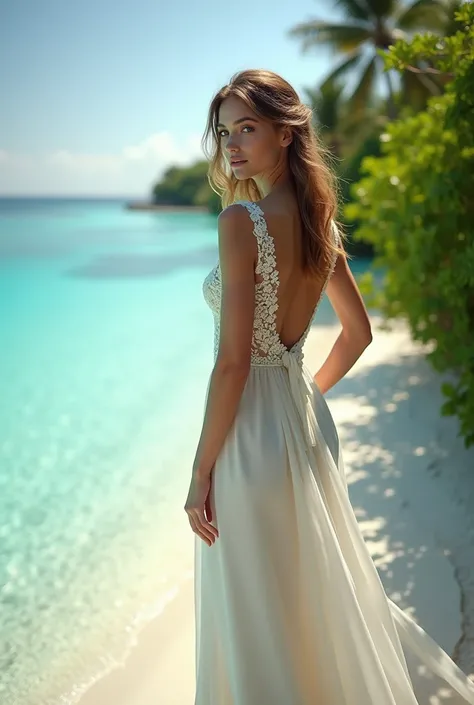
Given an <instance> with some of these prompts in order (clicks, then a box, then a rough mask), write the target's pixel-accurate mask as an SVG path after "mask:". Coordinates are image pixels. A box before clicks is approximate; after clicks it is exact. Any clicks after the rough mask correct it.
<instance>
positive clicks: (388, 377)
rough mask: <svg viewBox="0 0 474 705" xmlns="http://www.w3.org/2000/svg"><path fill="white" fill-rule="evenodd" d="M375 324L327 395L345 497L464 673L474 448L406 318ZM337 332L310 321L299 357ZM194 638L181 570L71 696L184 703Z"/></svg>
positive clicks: (473, 584) (404, 601)
mask: <svg viewBox="0 0 474 705" xmlns="http://www.w3.org/2000/svg"><path fill="white" fill-rule="evenodd" d="M377 320H379V319H377ZM373 325H374V342H373V343H372V345H371V346H369V348H368V349H367V351H365V353H364V355H363V356H362V358H361V359H360V360H359V361H358V362H357V363H356V365H355V366H354V368H353V369H352V370H351V371H349V373H348V374H347V375H346V376H345V378H344V379H343V380H341V382H339V383H338V384H337V385H336V386H335V387H334V388H333V389H332V390H330V391H329V392H328V394H327V395H326V398H327V401H328V404H329V406H330V409H331V413H332V414H333V417H334V420H335V423H336V426H337V428H338V432H339V437H340V439H341V445H342V448H343V455H344V461H345V465H346V472H347V477H348V485H349V492H350V495H351V503H352V505H353V507H354V511H355V513H356V516H357V518H358V521H359V524H360V527H361V531H362V533H363V535H364V539H365V541H366V543H367V546H368V548H369V550H370V552H371V555H372V557H373V560H374V563H375V565H376V566H377V569H378V571H379V573H380V577H381V579H382V582H383V583H384V587H385V589H386V592H387V594H388V595H389V597H391V599H393V600H394V601H395V602H397V604H398V605H399V606H400V607H401V608H402V609H405V610H406V611H407V612H408V613H410V614H411V615H412V616H413V617H414V618H415V619H416V621H418V622H419V624H420V625H421V626H422V627H423V628H424V629H425V630H426V631H427V632H428V633H429V634H430V636H432V637H433V638H434V639H435V640H436V641H437V642H438V643H439V644H440V645H441V646H442V647H443V648H444V649H445V650H446V651H447V653H449V654H450V655H451V657H453V658H455V660H456V662H457V663H458V664H459V665H460V667H461V668H462V669H463V670H464V671H465V672H466V673H468V674H471V677H472V674H474V541H473V538H474V517H473V516H471V513H470V512H469V506H472V503H473V502H474V473H472V471H471V472H470V471H469V467H474V449H469V450H466V449H464V447H463V444H462V441H461V439H459V438H457V435H456V433H457V422H456V419H453V418H449V417H448V418H446V417H441V416H440V415H439V406H440V403H441V399H442V397H441V392H440V390H439V387H440V384H441V377H440V376H438V375H437V374H436V373H435V372H434V371H433V370H432V369H431V367H430V366H429V364H428V362H427V361H426V360H424V358H423V353H422V351H421V346H420V345H419V344H417V343H414V342H413V341H411V339H410V337H409V335H408V333H407V330H406V328H405V326H404V325H403V324H401V323H395V324H394V327H393V330H392V331H390V332H385V331H381V330H380V329H378V327H376V318H375V317H373ZM339 330H340V328H339V326H338V325H330V326H318V325H317V324H316V326H314V327H313V328H312V329H311V331H310V334H309V336H308V340H307V343H306V345H305V363H306V365H307V366H308V367H309V369H310V370H311V371H312V372H313V373H314V372H315V371H316V369H317V367H318V366H319V365H320V364H321V362H322V361H323V360H324V359H325V357H326V356H327V354H328V352H329V350H330V348H331V347H332V344H333V343H334V342H335V339H336V337H337V335H338V334H339ZM381 517H383V521H381ZM190 540H192V538H191V534H190ZM440 606H442V609H440ZM194 637H195V632H194V594H193V579H192V577H191V578H189V579H188V580H186V581H185V582H183V583H182V584H181V586H180V588H179V590H178V592H177V594H176V596H175V597H174V599H172V600H171V601H170V602H169V603H168V604H167V605H166V607H165V609H164V610H163V612H162V613H161V614H160V615H158V616H157V617H155V618H152V619H151V620H150V621H149V622H148V623H145V624H143V626H142V627H141V628H140V630H139V633H138V634H137V638H136V640H135V641H134V646H133V648H132V649H131V651H130V652H129V655H128V656H127V658H126V660H125V662H124V663H123V664H120V665H118V666H117V667H116V668H114V669H112V670H110V671H109V672H108V673H106V674H104V675H103V676H102V677H100V676H99V675H98V676H97V680H96V681H95V682H93V683H91V685H90V687H88V688H87V690H86V692H84V693H83V695H82V697H80V699H79V701H78V700H75V701H74V702H79V703H80V705H104V704H105V703H107V705H108V703H111V704H112V703H113V705H131V703H133V705H156V702H157V698H158V693H159V697H160V705H178V704H179V705H191V704H192V702H193V694H194V684H195V672H194ZM70 702H72V701H68V700H61V705H69V703H70Z"/></svg>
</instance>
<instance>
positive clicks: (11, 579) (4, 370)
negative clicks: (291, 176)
mask: <svg viewBox="0 0 474 705" xmlns="http://www.w3.org/2000/svg"><path fill="white" fill-rule="evenodd" d="M216 258H217V246H216V218H215V216H211V215H206V214H203V213H184V214H183V213H143V212H142V213H140V212H131V211H127V210H125V209H124V207H123V203H122V202H121V201H113V200H108V201H93V200H89V201H87V200H34V199H30V200H8V199H3V200H1V199H0V320H1V330H2V334H1V335H2V338H1V339H2V345H1V348H0V373H1V380H2V383H1V398H0V633H1V635H2V639H1V643H0V701H1V702H5V703H7V702H8V704H9V705H20V704H21V705H33V704H34V705H43V703H44V704H45V705H46V704H48V705H49V704H52V705H57V704H58V703H59V702H61V703H69V702H73V701H74V697H73V695H72V694H71V693H69V695H68V689H70V684H71V683H72V682H74V681H75V680H76V681H78V680H79V681H80V680H82V679H83V678H89V677H92V676H93V675H94V674H96V673H98V672H100V671H103V670H106V669H107V668H108V667H110V666H111V665H112V664H113V663H115V662H116V661H120V660H121V658H122V656H123V649H124V646H125V644H126V643H127V642H128V641H129V639H130V636H131V635H132V633H133V629H134V626H135V625H137V624H138V622H139V620H140V619H145V618H150V617H151V616H152V615H153V614H156V613H158V612H159V611H160V609H161V608H162V606H163V604H165V602H166V600H167V599H168V597H169V595H170V591H172V590H173V589H175V588H176V586H177V585H179V583H180V581H181V580H182V579H183V577H184V576H185V572H186V571H187V570H188V571H189V567H190V558H191V556H192V550H193V534H192V532H191V530H190V528H189V524H188V523H187V520H186V516H185V513H184V510H183V506H184V502H185V499H186V494H187V491H188V486H189V478H190V473H191V465H192V461H193V459H194V452H195V449H196V445H197V442H198V438H199V434H200V431H201V424H202V412H203V403H204V396H205V389H206V385H207V381H208V375H209V373H210V371H211V367H212V345H213V334H212V316H211V314H210V312H209V311H208V309H207V307H206V305H205V303H204V300H203V298H202V289H201V287H202V281H203V279H204V277H205V276H206V274H207V272H208V271H209V269H210V268H211V267H212V266H213V265H214V264H215V262H216ZM357 266H358V267H359V268H360V266H361V265H360V264H359V263H357ZM362 268H364V264H362ZM318 320H319V321H320V322H324V323H330V322H333V321H334V314H333V312H332V309H331V307H330V305H329V303H328V302H327V300H323V302H322V304H321V308H320V311H319V313H318ZM144 607H146V608H147V612H146V613H145V612H144V613H142V614H141V616H140V615H139V614H138V613H139V612H140V610H141V609H142V608H144ZM137 614H138V616H137ZM105 654H107V657H105V656H104V655H105Z"/></svg>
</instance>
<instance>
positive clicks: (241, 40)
mask: <svg viewBox="0 0 474 705" xmlns="http://www.w3.org/2000/svg"><path fill="white" fill-rule="evenodd" d="M332 6H333V3H332V2H331V0H327V2H325V3H322V2H317V0H299V1H298V2H281V3H279V2H276V1H275V0H253V2H242V3H237V2H233V3H224V2H219V1H218V0H200V1H198V0H167V1H166V2H165V1H164V0H133V1H132V0H80V1H79V2H71V1H70V0H42V1H41V2H40V1H39V0H15V1H14V2H8V3H7V2H5V3H2V5H1V8H0V96H1V103H2V107H1V109H0V195H91V196H101V195H103V196H127V197H133V198H138V199H147V198H148V197H149V195H150V192H151V188H152V186H153V184H154V183H156V181H157V180H159V178H160V176H161V175H162V174H163V171H164V170H165V169H166V168H167V167H168V166H170V165H172V164H183V165H184V164H191V163H193V162H194V161H195V160H196V159H199V158H201V159H202V158H204V156H203V153H202V150H201V145H200V142H201V137H202V133H203V131H204V128H205V123H206V118H207V111H208V107H209V104H210V102H211V99H212V97H213V95H214V94H215V93H216V92H217V91H218V90H219V88H221V86H223V85H224V84H226V83H227V82H228V81H229V80H230V78H231V76H232V75H233V74H234V73H236V72H237V71H240V70H242V69H246V68H265V69H270V70H272V71H276V72H277V73H279V74H281V75H282V76H283V77H284V78H285V79H286V80H288V81H289V82H290V83H291V84H292V85H293V86H294V87H295V89H296V90H297V91H298V93H299V95H300V97H301V98H302V99H303V100H304V99H305V95H304V89H305V87H314V86H315V85H316V84H317V83H318V82H319V81H320V80H321V78H323V76H324V75H325V74H327V73H328V72H329V70H330V69H331V67H332V66H333V65H334V64H335V62H336V60H337V59H336V57H335V56H333V55H332V54H331V53H330V52H329V51H328V50H324V49H322V48H318V49H317V50H312V51H311V52H306V53H303V52H302V49H301V43H300V42H299V41H298V40H296V39H293V38H290V37H289V36H288V30H289V29H290V28H291V27H293V26H295V25H296V24H298V23H300V22H303V21H306V20H309V19H316V18H318V19H334V18H335V17H336V16H337V15H336V14H335V12H334V10H333V9H332Z"/></svg>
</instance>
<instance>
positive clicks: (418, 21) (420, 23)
mask: <svg viewBox="0 0 474 705" xmlns="http://www.w3.org/2000/svg"><path fill="white" fill-rule="evenodd" d="M445 8H446V3H445V2H443V0H414V2H412V3H410V4H409V5H402V6H400V8H399V11H398V12H397V13H396V14H395V17H394V20H395V22H396V24H397V26H398V27H399V28H400V29H403V30H405V31H407V32H410V31H414V30H427V29H430V30H432V31H442V30H443V24H444V23H445V22H446V9H445Z"/></svg>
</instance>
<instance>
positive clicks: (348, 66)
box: [319, 50, 362, 92]
mask: <svg viewBox="0 0 474 705" xmlns="http://www.w3.org/2000/svg"><path fill="white" fill-rule="evenodd" d="M361 58H362V54H361V52H360V51H357V50H356V51H353V52H352V53H351V54H350V55H349V57H348V58H347V59H344V61H341V62H340V63H339V65H338V66H336V68H335V69H333V70H332V71H331V73H330V74H329V75H328V76H326V78H325V79H324V80H323V82H322V83H321V84H320V86H319V87H320V90H321V91H323V92H324V91H325V90H326V86H327V85H329V84H333V83H335V82H336V81H338V79H339V78H342V77H343V76H344V75H345V74H346V73H348V72H349V71H351V70H352V69H354V68H355V67H356V66H357V64H358V63H359V61H360V60H361Z"/></svg>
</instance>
